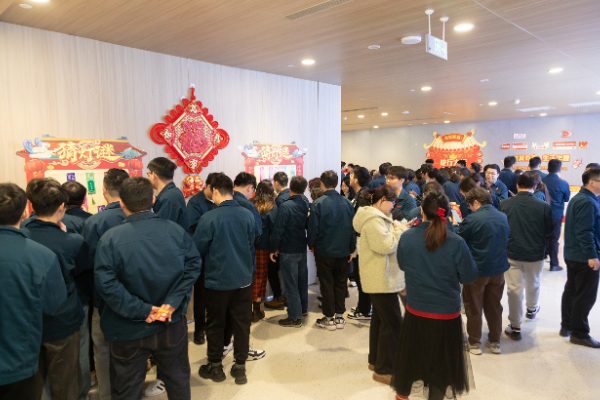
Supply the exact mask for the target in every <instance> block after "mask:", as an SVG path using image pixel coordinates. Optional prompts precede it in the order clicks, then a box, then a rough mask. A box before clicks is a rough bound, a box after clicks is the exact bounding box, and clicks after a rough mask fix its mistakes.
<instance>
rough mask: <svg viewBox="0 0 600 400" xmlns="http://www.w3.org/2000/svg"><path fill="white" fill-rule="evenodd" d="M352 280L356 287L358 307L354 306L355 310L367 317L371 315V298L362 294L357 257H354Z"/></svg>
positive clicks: (366, 294)
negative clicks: (354, 280)
mask: <svg viewBox="0 0 600 400" xmlns="http://www.w3.org/2000/svg"><path fill="white" fill-rule="evenodd" d="M354 279H356V286H357V288H358V305H357V306H356V309H357V310H358V312H359V313H361V314H363V315H369V314H371V296H369V294H368V293H365V292H363V289H362V283H361V281H360V264H359V262H358V256H356V257H354Z"/></svg>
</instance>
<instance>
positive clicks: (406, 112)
mask: <svg viewBox="0 0 600 400" xmlns="http://www.w3.org/2000/svg"><path fill="white" fill-rule="evenodd" d="M409 112H410V111H402V114H408V113H409Z"/></svg>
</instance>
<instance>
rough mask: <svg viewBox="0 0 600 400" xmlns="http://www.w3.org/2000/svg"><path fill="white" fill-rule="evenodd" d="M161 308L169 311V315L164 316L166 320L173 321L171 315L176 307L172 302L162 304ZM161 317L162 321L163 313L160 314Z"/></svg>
mask: <svg viewBox="0 0 600 400" xmlns="http://www.w3.org/2000/svg"><path fill="white" fill-rule="evenodd" d="M160 308H161V310H165V311H168V313H167V316H166V317H164V321H163V322H166V320H169V322H171V315H173V312H174V311H175V308H173V307H172V306H171V305H170V304H163V305H162V306H160ZM159 317H160V319H159V320H160V321H162V319H163V318H162V315H160V316H159Z"/></svg>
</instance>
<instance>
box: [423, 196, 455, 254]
mask: <svg viewBox="0 0 600 400" xmlns="http://www.w3.org/2000/svg"><path fill="white" fill-rule="evenodd" d="M421 209H422V211H423V214H424V215H425V216H426V217H427V220H428V221H430V222H431V224H430V225H429V226H428V227H427V229H426V230H425V248H427V251H429V252H432V253H433V252H434V251H435V250H436V249H437V248H438V247H441V246H442V245H443V244H444V243H445V242H446V238H447V237H448V228H447V227H446V223H445V222H444V221H443V220H442V218H441V217H440V216H439V215H438V210H439V209H442V212H443V215H444V217H448V216H449V215H450V203H449V202H448V198H447V197H446V195H445V194H444V193H442V192H439V191H437V190H435V191H431V192H429V193H427V194H426V195H425V198H423V202H422V203H421Z"/></svg>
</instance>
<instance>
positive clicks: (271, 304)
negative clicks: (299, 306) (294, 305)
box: [265, 299, 285, 310]
mask: <svg viewBox="0 0 600 400" xmlns="http://www.w3.org/2000/svg"><path fill="white" fill-rule="evenodd" d="M265 307H266V308H270V309H272V310H284V309H285V306H284V304H283V302H279V301H277V299H273V300H271V301H265Z"/></svg>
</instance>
